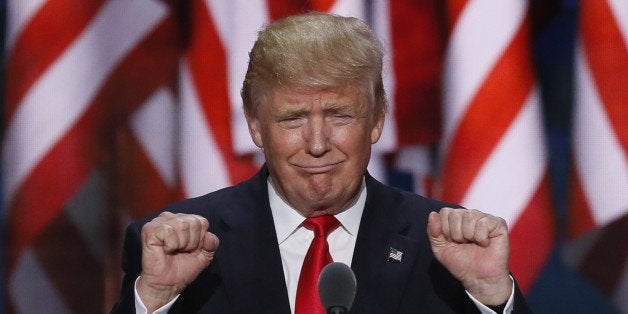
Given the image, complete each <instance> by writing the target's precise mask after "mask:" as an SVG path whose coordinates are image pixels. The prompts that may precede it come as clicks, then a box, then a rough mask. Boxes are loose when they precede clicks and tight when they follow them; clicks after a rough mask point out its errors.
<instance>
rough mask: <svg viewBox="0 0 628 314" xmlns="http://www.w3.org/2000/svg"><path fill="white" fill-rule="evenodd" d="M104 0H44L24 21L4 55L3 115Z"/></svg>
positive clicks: (9, 112)
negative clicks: (6, 53) (20, 31)
mask: <svg viewBox="0 0 628 314" xmlns="http://www.w3.org/2000/svg"><path fill="white" fill-rule="evenodd" d="M104 2H105V1H103V0H93V1H92V0H90V1H82V0H78V1H76V0H48V1H46V3H45V4H44V5H43V6H42V7H41V8H40V9H39V11H38V12H37V13H36V14H35V15H34V16H33V17H32V19H31V20H30V22H29V23H28V24H27V25H24V28H23V31H22V33H20V34H17V35H18V37H17V40H16V42H15V45H14V47H13V49H12V50H11V52H10V56H9V57H8V59H7V60H8V61H7V77H9V78H10V79H8V80H7V86H6V108H5V117H7V118H9V119H10V118H11V117H12V116H13V114H14V112H15V110H17V107H18V105H19V102H20V101H21V99H22V98H23V97H24V95H25V94H26V92H27V91H28V90H29V89H30V88H31V87H32V86H33V84H34V83H35V82H36V81H37V80H38V79H39V77H40V76H41V75H42V74H43V73H44V72H45V71H46V70H47V69H48V67H50V65H51V64H52V63H53V62H55V60H56V59H57V58H58V57H59V56H60V55H61V54H63V53H64V51H65V49H66V48H68V46H70V44H72V42H73V41H74V40H75V39H76V37H78V36H79V35H80V33H81V32H82V31H83V30H84V29H85V27H86V26H87V25H88V24H89V22H90V21H91V20H92V18H93V17H94V16H95V15H96V13H98V10H99V9H100V7H101V6H102V4H103V3H104ZM7 121H10V120H7Z"/></svg>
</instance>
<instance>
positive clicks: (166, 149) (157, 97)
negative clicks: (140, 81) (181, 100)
mask: <svg viewBox="0 0 628 314" xmlns="http://www.w3.org/2000/svg"><path fill="white" fill-rule="evenodd" d="M131 127H132V128H133V131H134V133H135V135H136V136H137V138H138V140H139V141H140V142H141V143H142V146H143V148H144V150H145V151H146V154H147V157H148V159H149V160H151V161H152V164H153V166H154V167H155V169H157V171H158V172H159V174H160V175H161V178H162V179H163V180H164V182H166V184H167V185H168V186H171V187H173V186H175V184H176V173H175V151H176V150H175V147H174V145H175V143H174V139H175V136H176V135H175V127H176V107H175V99H174V96H173V95H172V93H171V92H170V90H169V89H167V88H160V89H158V90H157V91H156V92H155V93H154V94H153V95H152V96H151V97H150V98H149V99H148V100H147V101H146V103H144V104H143V105H142V107H141V108H139V109H138V110H137V111H136V112H135V113H134V114H133V116H132V117H131Z"/></svg>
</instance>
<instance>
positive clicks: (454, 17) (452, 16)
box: [447, 0, 468, 36]
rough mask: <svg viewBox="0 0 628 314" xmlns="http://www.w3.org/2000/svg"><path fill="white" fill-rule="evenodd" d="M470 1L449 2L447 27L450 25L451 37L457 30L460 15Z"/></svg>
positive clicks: (455, 0)
mask: <svg viewBox="0 0 628 314" xmlns="http://www.w3.org/2000/svg"><path fill="white" fill-rule="evenodd" d="M467 2H468V0H447V25H449V36H451V32H452V31H453V30H454V29H455V28H456V22H458V19H459V18H460V14H462V11H463V10H464V7H465V6H466V5H467Z"/></svg>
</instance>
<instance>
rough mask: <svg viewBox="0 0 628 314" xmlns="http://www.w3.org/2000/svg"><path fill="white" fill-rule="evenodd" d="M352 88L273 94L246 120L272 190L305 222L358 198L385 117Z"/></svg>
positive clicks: (335, 211) (332, 211)
mask: <svg viewBox="0 0 628 314" xmlns="http://www.w3.org/2000/svg"><path fill="white" fill-rule="evenodd" d="M372 115H373V113H372V107H371V105H370V104H369V103H368V102H367V99H366V97H363V96H362V94H361V93H360V90H359V89H357V88H354V87H347V88H344V89H339V90H334V91H319V92H312V93H304V92H297V91H290V90H286V89H279V90H275V91H274V93H273V94H272V96H271V97H269V98H268V100H267V101H266V102H265V103H262V104H260V106H259V107H258V108H257V115H256V116H247V121H248V123H249V130H250V132H251V136H252V138H253V141H254V142H255V144H256V145H257V146H259V147H260V148H263V150H264V156H265V158H266V163H267V165H268V169H269V171H270V176H271V178H272V181H273V184H274V186H275V188H276V189H277V191H278V192H279V193H280V195H281V196H282V197H283V198H284V199H285V200H287V202H288V203H289V204H290V205H292V206H293V207H294V208H296V209H297V210H298V211H299V212H300V213H301V214H303V215H304V216H306V217H310V216H318V215H323V214H336V213H338V212H340V211H342V210H344V209H345V208H346V207H347V206H348V205H349V204H350V203H351V202H352V201H353V200H354V199H355V197H356V196H357V193H358V192H359V188H360V185H361V183H362V177H363V176H364V172H365V170H366V167H367V165H368V162H369V158H370V154H371V145H372V144H374V143H375V142H377V140H378V139H379V136H380V134H381V131H382V127H383V123H384V116H383V114H382V115H377V116H375V117H373V116H372Z"/></svg>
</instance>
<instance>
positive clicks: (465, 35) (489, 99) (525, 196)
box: [436, 0, 554, 292]
mask: <svg viewBox="0 0 628 314" xmlns="http://www.w3.org/2000/svg"><path fill="white" fill-rule="evenodd" d="M447 12H448V25H450V30H449V40H448V46H447V51H446V54H445V61H444V62H445V63H444V67H445V68H444V74H443V75H444V96H443V97H444V100H443V101H444V109H443V124H444V131H443V139H442V140H441V147H442V148H441V154H442V161H441V163H442V170H441V177H440V179H439V180H440V181H439V185H438V191H437V192H436V193H437V194H436V195H438V196H439V197H440V198H442V199H444V200H447V201H451V202H455V203H459V204H461V205H463V206H465V207H468V208H476V209H480V210H483V211H487V212H489V213H491V214H495V215H497V216H500V217H503V218H504V219H505V220H506V222H507V223H508V226H509V232H510V238H511V248H512V249H511V256H510V264H511V271H512V272H513V274H514V275H515V277H516V278H517V281H518V283H519V285H520V286H521V288H522V290H523V291H524V292H526V291H528V290H529V289H530V287H531V285H532V283H534V281H535V280H536V277H537V276H538V275H539V273H540V271H541V269H542V268H543V266H544V265H545V263H546V261H547V259H548V257H549V254H550V252H551V249H552V245H553V241H554V216H553V214H552V211H551V207H550V205H551V204H550V194H549V193H550V191H549V182H548V178H547V176H548V175H547V174H548V172H547V165H548V164H547V157H546V152H545V148H544V136H543V127H542V120H541V104H540V97H539V92H538V88H537V85H536V81H535V77H534V74H533V65H532V61H531V52H530V47H529V44H530V21H529V17H528V6H527V2H526V1H519V0H504V1H466V0H449V1H448V2H447Z"/></svg>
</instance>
